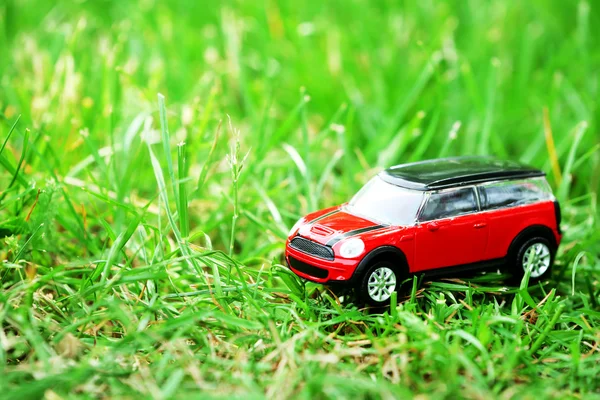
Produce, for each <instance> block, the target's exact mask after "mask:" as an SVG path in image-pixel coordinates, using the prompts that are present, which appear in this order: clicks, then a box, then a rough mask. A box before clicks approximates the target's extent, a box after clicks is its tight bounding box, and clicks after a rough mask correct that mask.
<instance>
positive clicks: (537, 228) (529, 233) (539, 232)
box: [507, 225, 558, 256]
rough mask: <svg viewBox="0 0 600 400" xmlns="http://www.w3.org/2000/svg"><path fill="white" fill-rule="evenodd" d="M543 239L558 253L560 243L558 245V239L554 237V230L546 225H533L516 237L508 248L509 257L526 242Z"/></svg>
mask: <svg viewBox="0 0 600 400" xmlns="http://www.w3.org/2000/svg"><path fill="white" fill-rule="evenodd" d="M538 236H540V237H543V238H545V239H547V240H548V241H549V242H550V244H552V246H553V249H552V250H553V251H556V249H557V247H558V243H556V237H554V233H553V232H552V229H551V228H550V227H548V226H546V225H531V226H528V227H527V228H525V229H523V230H522V231H521V232H519V233H518V234H517V236H515V238H514V239H513V241H512V242H511V243H510V246H509V248H508V252H507V255H508V256H511V255H514V254H515V252H516V251H518V249H519V246H520V245H521V244H523V243H524V242H525V241H526V240H529V239H531V238H534V237H538Z"/></svg>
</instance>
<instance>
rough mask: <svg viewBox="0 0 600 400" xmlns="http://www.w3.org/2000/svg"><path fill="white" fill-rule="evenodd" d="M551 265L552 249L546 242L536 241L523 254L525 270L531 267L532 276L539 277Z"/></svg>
mask: <svg viewBox="0 0 600 400" xmlns="http://www.w3.org/2000/svg"><path fill="white" fill-rule="evenodd" d="M549 267H550V249H549V248H548V246H546V245H545V244H544V243H534V244H532V245H531V246H529V247H528V248H527V249H526V250H525V253H524V254H523V271H527V268H531V277H532V278H539V277H540V276H542V275H544V273H545V272H546V271H547V270H548V268H549Z"/></svg>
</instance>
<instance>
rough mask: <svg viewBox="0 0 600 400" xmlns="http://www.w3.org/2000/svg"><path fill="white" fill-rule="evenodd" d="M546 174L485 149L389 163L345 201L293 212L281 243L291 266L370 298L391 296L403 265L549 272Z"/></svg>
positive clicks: (551, 242) (552, 218)
mask: <svg viewBox="0 0 600 400" xmlns="http://www.w3.org/2000/svg"><path fill="white" fill-rule="evenodd" d="M544 175H545V174H544V173H543V172H542V171H540V170H538V169H534V168H531V167H528V166H526V165H523V164H520V163H517V162H513V161H501V160H497V159H494V158H487V157H485V158H484V157H458V158H446V159H437V160H429V161H422V162H416V163H411V164H404V165H397V166H394V167H391V168H388V169H386V170H384V171H382V172H381V173H379V174H378V175H377V176H375V177H374V178H373V179H371V180H370V181H369V182H368V183H367V184H366V185H365V186H364V187H363V188H362V189H361V190H360V191H359V192H358V193H357V194H356V195H355V196H354V197H353V198H352V200H350V202H348V203H345V204H342V205H340V206H337V207H332V208H327V209H324V210H320V211H317V212H314V213H311V214H308V215H307V216H305V217H304V218H301V219H300V220H299V221H298V222H297V223H296V224H295V225H294V227H293V228H292V230H291V231H290V234H289V238H288V240H287V242H286V250H285V257H286V261H287V263H288V265H289V267H290V268H291V270H292V271H293V272H294V273H296V274H297V275H299V276H300V277H302V278H305V279H308V280H310V281H313V282H318V283H325V284H333V283H345V284H349V285H352V286H353V287H354V288H355V291H356V294H357V295H358V297H359V299H360V300H362V301H363V302H366V303H368V304H371V305H375V306H381V305H385V304H387V303H389V299H390V297H391V295H392V292H394V291H396V290H397V289H398V288H399V286H400V285H401V283H402V281H404V280H405V279H406V278H408V277H410V276H411V274H416V273H422V274H425V275H445V276H453V275H455V274H458V273H461V272H465V271H474V270H484V269H494V270H498V269H500V270H504V271H509V272H511V273H512V274H513V275H515V276H516V277H517V278H522V277H523V275H524V274H525V272H526V271H527V269H528V268H530V269H531V272H530V280H539V279H542V278H546V277H547V276H548V275H549V274H550V270H551V267H552V264H553V262H554V256H555V254H556V250H557V248H558V245H559V244H560V241H561V237H562V235H561V231H560V219H561V213H560V206H559V204H558V202H557V201H556V199H555V198H554V196H553V195H552V191H551V189H550V186H549V185H548V182H547V181H546V179H545V176H544Z"/></svg>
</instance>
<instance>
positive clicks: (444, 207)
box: [419, 187, 477, 221]
mask: <svg viewBox="0 0 600 400" xmlns="http://www.w3.org/2000/svg"><path fill="white" fill-rule="evenodd" d="M475 211H477V200H476V199H475V191H474V189H473V188H472V187H469V188H463V189H456V190H451V191H442V192H434V193H431V195H430V196H429V199H428V200H427V204H425V208H424V209H423V212H422V213H421V217H420V218H419V220H420V221H431V220H434V219H441V218H449V217H455V216H457V215H461V214H467V213H471V212H475Z"/></svg>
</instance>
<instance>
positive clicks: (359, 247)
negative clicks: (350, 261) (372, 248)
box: [340, 238, 365, 258]
mask: <svg viewBox="0 0 600 400" xmlns="http://www.w3.org/2000/svg"><path fill="white" fill-rule="evenodd" d="M363 251H365V244H364V242H363V241H362V240H360V239H356V238H355V239H349V240H347V241H345V242H344V243H342V247H340V255H341V256H342V257H344V258H354V257H357V256H359V255H361V254H362V252H363Z"/></svg>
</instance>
